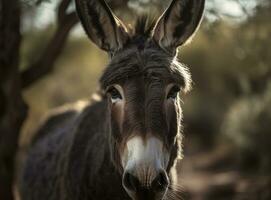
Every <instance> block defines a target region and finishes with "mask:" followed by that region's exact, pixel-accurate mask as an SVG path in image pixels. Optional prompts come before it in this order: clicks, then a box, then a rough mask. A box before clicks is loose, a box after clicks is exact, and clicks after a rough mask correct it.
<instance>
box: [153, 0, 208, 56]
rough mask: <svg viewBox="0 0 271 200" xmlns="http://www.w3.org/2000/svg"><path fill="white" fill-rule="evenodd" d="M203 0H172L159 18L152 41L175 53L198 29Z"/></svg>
mask: <svg viewBox="0 0 271 200" xmlns="http://www.w3.org/2000/svg"><path fill="white" fill-rule="evenodd" d="M204 4H205V0H173V1H172V2H171V4H170V6H169V7H168V9H167V10H166V11H165V12H164V13H163V15H162V16H161V17H160V18H159V20H158V22H157V23H156V26H155V28H154V30H153V39H154V40H155V41H156V42H157V43H158V44H159V45H160V46H161V47H162V48H163V49H166V50H168V51H170V52H175V50H176V48H177V47H178V46H180V45H183V44H184V43H185V42H186V41H187V40H188V39H189V38H190V37H192V36H193V34H194V33H195V32H196V30H197V29H198V27H199V25H200V22H201V19H202V15H203V11H204Z"/></svg>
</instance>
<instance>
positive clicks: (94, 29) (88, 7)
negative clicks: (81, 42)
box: [75, 0, 129, 52]
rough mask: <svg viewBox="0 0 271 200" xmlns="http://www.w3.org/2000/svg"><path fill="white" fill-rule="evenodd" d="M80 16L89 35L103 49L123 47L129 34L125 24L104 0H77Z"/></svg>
mask: <svg viewBox="0 0 271 200" xmlns="http://www.w3.org/2000/svg"><path fill="white" fill-rule="evenodd" d="M75 3H76V10H77V14H78V17H79V19H80V21H81V23H82V25H83V28H84V29H85V31H86V33H87V35H88V37H89V38H90V39H91V40H92V41H93V42H94V43H95V44H96V45H97V46H98V47H100V48H101V49H103V50H105V51H108V52H114V51H116V50H118V49H121V48H122V47H123V45H124V44H125V42H126V41H127V40H128V38H129V36H128V33H127V31H126V27H125V26H124V24H123V23H122V22H121V21H120V20H119V19H118V18H117V17H116V16H115V15H114V14H113V12H112V11H111V10H110V8H109V7H108V5H107V4H106V2H105V1H104V0H76V1H75Z"/></svg>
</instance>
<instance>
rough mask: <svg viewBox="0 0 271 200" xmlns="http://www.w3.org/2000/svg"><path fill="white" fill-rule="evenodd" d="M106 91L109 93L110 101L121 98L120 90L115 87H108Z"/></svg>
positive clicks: (113, 101)
mask: <svg viewBox="0 0 271 200" xmlns="http://www.w3.org/2000/svg"><path fill="white" fill-rule="evenodd" d="M108 93H109V94H110V97H111V101H112V103H115V102H116V101H118V100H121V99H122V96H121V94H120V92H119V91H118V90H117V89H116V88H115V87H112V88H110V89H109V90H108Z"/></svg>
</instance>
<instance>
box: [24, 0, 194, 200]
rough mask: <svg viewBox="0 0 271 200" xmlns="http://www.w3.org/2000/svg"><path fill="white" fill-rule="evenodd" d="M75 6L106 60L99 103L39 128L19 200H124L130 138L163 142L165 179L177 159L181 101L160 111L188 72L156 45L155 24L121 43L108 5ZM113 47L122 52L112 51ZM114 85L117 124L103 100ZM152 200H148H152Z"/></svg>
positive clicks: (80, 2) (140, 26) (80, 1)
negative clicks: (119, 99)
mask: <svg viewBox="0 0 271 200" xmlns="http://www.w3.org/2000/svg"><path fill="white" fill-rule="evenodd" d="M174 2H177V1H176V0H174V1H173V3H174ZM185 2H187V1H186V0H185ZM193 2H194V0H193ZM84 3H85V4H84ZM86 4H88V5H86ZM90 4H91V6H92V7H91V9H90V10H92V9H94V8H96V9H95V12H92V13H88V12H86V13H84V12H85V9H84V6H85V5H86V8H88V7H89V6H90ZM92 4H93V5H92ZM77 6H79V8H78V10H79V13H81V14H79V17H80V19H81V20H82V23H83V25H84V27H85V29H86V30H87V31H88V29H89V24H86V23H90V24H93V26H94V29H95V30H96V31H97V32H98V36H97V35H95V34H94V33H95V31H94V32H92V31H93V30H90V31H88V35H89V37H90V38H91V39H92V41H94V42H95V43H96V44H98V45H99V46H100V47H101V48H102V49H106V50H107V51H108V52H109V53H110V55H111V61H110V63H109V65H108V66H107V68H106V69H105V71H104V73H103V75H102V77H101V79H100V85H101V95H100V98H101V100H99V101H94V102H93V101H89V102H87V103H84V106H80V107H81V108H80V109H76V106H70V107H69V109H64V110H62V111H61V112H58V113H57V114H54V115H53V116H52V117H50V118H49V119H48V120H47V121H46V122H45V123H44V124H43V125H42V126H41V128H40V130H39V131H38V133H37V135H38V136H37V137H36V139H35V140H34V142H33V145H32V147H31V148H30V150H29V153H28V156H27V159H26V161H25V165H24V169H23V172H22V174H21V179H20V193H21V197H22V200H36V199H39V200H64V199H65V200H92V199H93V200H129V199H130V197H129V196H128V195H127V193H126V191H125V190H124V188H123V187H122V173H123V168H122V166H121V161H120V155H121V152H122V151H123V148H124V146H125V142H126V140H127V138H129V137H132V134H133V133H138V134H140V135H141V136H142V137H143V138H144V137H148V136H149V134H152V135H155V136H156V137H158V138H160V139H161V141H163V143H164V146H165V147H166V148H167V150H168V151H169V152H170V161H169V164H168V166H167V169H166V171H167V172H168V174H170V173H169V172H170V170H171V168H172V167H174V162H175V161H176V159H177V157H178V155H180V154H181V153H180V152H181V133H180V131H181V128H180V127H181V120H182V112H181V107H180V102H179V97H178V101H176V103H174V104H173V103H172V104H169V105H167V106H165V97H164V96H165V95H164V92H165V88H166V86H167V85H168V84H170V83H173V84H176V85H179V86H180V87H181V88H182V91H183V92H186V91H188V90H189V88H190V82H191V81H190V75H189V73H188V71H187V69H186V68H185V67H184V66H182V65H181V64H180V63H179V62H178V61H177V60H176V58H175V53H174V52H175V50H174V51H168V50H167V48H163V47H161V45H159V44H158V41H156V40H155V39H154V38H153V37H152V35H153V32H152V31H153V26H154V24H153V23H150V24H149V25H148V23H147V18H141V19H140V20H138V23H137V25H136V27H135V29H134V31H131V32H130V33H126V34H128V35H129V36H127V35H126V36H124V35H122V34H123V32H122V31H124V29H123V27H122V28H121V31H120V30H117V29H118V27H116V25H114V24H113V21H114V19H113V18H112V17H113V16H111V14H110V10H108V8H106V9H104V10H103V7H104V6H106V4H104V3H103V1H102V0H99V1H98V0H97V1H95V0H90V1H89V2H88V3H86V2H84V0H77ZM95 6H96V7H95ZM98 11H99V12H98ZM99 13H102V14H103V15H105V16H106V17H107V16H109V18H110V20H109V21H111V22H108V23H109V24H110V23H112V24H113V25H112V24H111V25H112V26H111V25H108V24H107V25H108V27H107V28H109V29H110V28H112V30H113V32H114V33H115V37H113V39H116V38H117V39H116V40H115V41H110V39H112V38H110V39H108V38H104V37H109V36H106V34H107V33H108V32H107V30H105V28H104V26H102V25H101V24H99V23H98V21H99V19H100V18H101V16H100V15H99ZM85 15H89V16H88V17H85ZM90 15H92V16H90ZM188 15H189V13H188ZM94 19H96V20H98V21H93V20H94ZM84 23H85V24H84ZM158 24H159V23H158ZM118 25H120V24H118ZM120 26H121V25H120ZM156 26H157V25H156ZM119 31H120V32H119ZM175 31H176V30H175ZM157 34H158V33H157ZM120 39H122V42H120ZM116 45H120V46H121V48H119V47H120V46H118V48H117V49H115V50H114V51H113V50H112V48H115V47H116ZM176 45H178V44H176ZM112 84H119V85H121V86H122V88H123V90H124V93H125V96H126V103H125V112H124V113H125V114H124V117H123V119H121V120H122V121H121V122H120V116H119V115H118V113H117V111H115V110H114V108H112V105H111V103H110V101H109V99H110V97H109V96H108V94H106V90H107V89H108V87H110V86H112ZM170 178H172V177H170ZM170 188H172V187H170ZM140 195H143V196H144V192H143V193H141V194H139V197H138V199H140V200H143V199H144V197H140ZM154 196H155V195H154V194H153V195H152V197H146V199H147V200H153V199H155V197H154Z"/></svg>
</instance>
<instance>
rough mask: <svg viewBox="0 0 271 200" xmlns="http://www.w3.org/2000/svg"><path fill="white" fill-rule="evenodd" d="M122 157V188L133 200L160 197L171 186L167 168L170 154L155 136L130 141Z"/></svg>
mask: <svg viewBox="0 0 271 200" xmlns="http://www.w3.org/2000/svg"><path fill="white" fill-rule="evenodd" d="M125 152H126V153H125V154H124V155H123V157H122V164H123V168H124V173H123V180H122V183H123V187H124V188H125V190H126V191H127V193H128V194H129V195H130V196H131V197H132V198H133V199H134V200H143V199H144V200H161V199H162V198H163V196H164V195H165V193H166V191H167V188H168V186H169V178H168V175H167V173H166V171H165V169H166V167H167V164H168V159H169V154H168V153H167V151H166V150H165V148H164V145H163V143H162V141H161V140H160V139H158V138H156V137H149V138H147V139H145V140H143V138H141V137H139V136H136V137H133V138H131V139H130V140H128V141H127V145H126V150H125Z"/></svg>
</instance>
